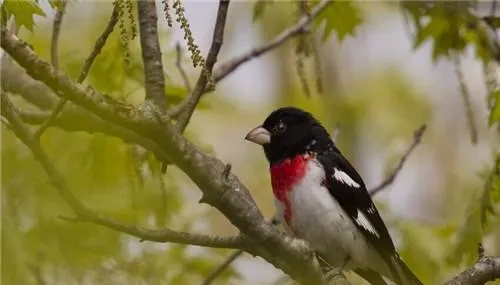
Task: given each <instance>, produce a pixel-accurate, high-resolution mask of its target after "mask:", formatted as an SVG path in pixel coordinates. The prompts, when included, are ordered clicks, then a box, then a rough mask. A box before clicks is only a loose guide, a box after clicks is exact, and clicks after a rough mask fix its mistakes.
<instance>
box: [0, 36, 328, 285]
mask: <svg viewBox="0 0 500 285" xmlns="http://www.w3.org/2000/svg"><path fill="white" fill-rule="evenodd" d="M0 36H1V37H0V45H1V47H2V49H3V50H4V51H6V52H7V53H8V54H9V55H10V56H11V57H12V58H13V59H14V60H15V61H16V62H17V63H18V64H19V65H20V66H21V67H23V68H24V69H27V70H29V71H30V76H31V77H32V78H33V79H35V80H40V81H42V82H43V83H44V84H46V85H47V86H48V87H50V89H51V90H53V91H54V90H60V91H62V93H60V94H57V95H60V96H63V97H65V98H68V99H69V100H70V101H72V102H73V103H75V104H76V105H78V106H79V107H82V108H85V109H86V110H88V111H90V112H92V113H93V114H95V115H97V116H98V117H100V118H101V119H103V120H107V121H109V122H111V123H114V124H117V125H120V126H121V127H122V128H123V129H128V130H130V131H133V132H134V133H136V134H138V135H140V136H142V137H146V138H147V140H148V141H151V142H153V144H154V146H155V147H159V146H161V149H162V151H163V152H164V153H165V154H166V155H167V157H168V158H169V159H171V160H172V161H173V162H174V163H175V164H176V165H177V166H178V167H179V169H180V170H181V171H183V172H185V173H186V174H187V175H188V176H189V177H190V178H191V179H192V180H193V182H194V183H195V184H196V185H197V186H198V188H199V189H200V191H201V192H202V193H203V195H204V196H206V197H208V198H207V200H208V201H209V203H210V205H212V206H213V207H215V208H217V209H218V210H219V211H220V212H221V213H222V214H223V215H224V216H225V217H227V218H228V220H230V221H231V223H232V224H234V225H235V226H236V227H238V229H239V230H240V231H241V232H242V233H243V234H244V235H245V237H247V236H248V238H250V239H251V240H252V243H249V242H245V243H244V250H245V251H247V252H249V253H251V254H253V255H258V256H260V257H262V258H263V259H265V260H266V261H268V262H270V263H272V264H273V265H274V266H276V267H277V268H279V269H281V270H283V271H284V272H285V273H287V274H289V275H290V276H291V277H292V278H294V279H295V280H297V281H298V282H303V283H307V284H323V275H322V273H321V270H320V268H319V266H318V264H317V263H315V262H314V258H315V257H314V255H313V254H312V250H311V249H310V247H309V246H308V245H307V244H306V243H304V242H298V241H297V240H295V239H293V238H292V237H290V236H289V235H286V234H284V233H282V232H281V231H279V230H277V229H276V228H275V227H273V226H271V225H269V224H267V223H265V219H264V217H263V216H262V214H261V212H260V211H259V209H258V208H257V206H256V204H255V201H254V200H253V199H252V197H251V195H250V191H249V189H248V188H247V187H246V186H245V185H244V184H243V183H242V182H241V181H240V180H239V179H238V177H237V176H235V175H233V174H231V175H230V176H229V181H230V183H227V181H223V180H222V179H221V178H220V176H219V175H217V176H214V173H218V174H220V173H222V171H223V168H224V163H223V162H222V161H220V160H219V159H217V158H216V157H214V156H211V155H208V154H207V153H205V152H204V151H202V150H200V149H199V148H197V147H196V146H195V145H194V144H193V143H192V142H190V141H189V140H187V139H186V138H184V137H183V136H182V135H180V134H179V132H178V131H177V130H176V129H175V126H173V125H172V124H171V123H170V122H169V120H168V118H167V116H161V119H162V120H161V121H160V122H158V120H157V118H152V117H151V116H147V114H146V113H145V111H144V110H141V109H132V110H129V109H120V112H116V106H115V104H116V102H113V101H110V100H106V99H104V95H102V94H101V93H99V92H98V91H95V90H93V89H91V88H87V89H84V88H83V87H82V86H80V85H78V84H75V82H73V81H72V80H70V79H69V78H68V76H66V75H65V74H64V73H62V72H59V73H56V72H55V71H54V69H53V68H52V66H51V65H50V64H47V62H45V61H44V60H42V59H40V57H39V56H38V55H36V54H35V53H34V52H33V50H32V49H31V48H30V47H29V46H27V45H26V44H25V43H24V42H23V41H21V40H20V39H19V38H17V37H15V36H13V35H12V34H11V33H10V32H9V31H7V30H6V29H5V28H0ZM56 83H57V84H56ZM146 148H147V149H149V146H146ZM235 189H238V191H234V190H235ZM255 244H256V245H257V246H253V245H255Z"/></svg>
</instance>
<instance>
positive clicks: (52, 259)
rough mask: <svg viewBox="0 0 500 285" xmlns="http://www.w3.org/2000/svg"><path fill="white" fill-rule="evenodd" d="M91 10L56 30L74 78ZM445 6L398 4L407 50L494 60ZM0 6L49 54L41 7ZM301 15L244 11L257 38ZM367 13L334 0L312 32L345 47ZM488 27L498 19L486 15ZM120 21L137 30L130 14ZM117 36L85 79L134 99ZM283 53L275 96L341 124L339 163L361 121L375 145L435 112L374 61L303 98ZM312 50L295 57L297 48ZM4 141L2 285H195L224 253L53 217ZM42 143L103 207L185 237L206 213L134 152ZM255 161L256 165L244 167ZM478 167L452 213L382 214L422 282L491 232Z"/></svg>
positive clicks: (464, 15)
mask: <svg viewBox="0 0 500 285" xmlns="http://www.w3.org/2000/svg"><path fill="white" fill-rule="evenodd" d="M123 1H125V0H123ZM123 1H122V2H123ZM125 2H126V1H125ZM316 3H318V1H313V2H308V3H307V8H308V9H309V10H310V9H311V8H312V7H313V6H314V5H315V4H316ZM49 4H50V7H52V8H54V7H57V5H59V4H60V2H59V1H49ZM125 4H126V3H125ZM72 5H87V4H82V3H74V2H71V3H70V4H69V6H70V8H69V13H71V10H72V7H71V6H72ZM99 5H101V6H100V8H102V7H105V9H104V8H103V9H98V10H99V11H98V12H96V13H95V15H93V18H92V21H88V18H85V19H78V18H77V17H75V18H69V20H68V22H69V23H68V24H67V25H74V26H78V27H79V28H78V33H74V32H65V26H63V28H62V35H63V36H62V37H61V40H60V60H59V61H60V63H61V64H60V68H61V69H62V70H64V72H66V73H67V74H68V75H69V76H71V77H72V78H76V77H77V76H78V74H79V72H80V68H81V66H82V63H83V61H84V60H85V58H86V56H87V55H88V53H89V52H90V50H91V48H92V46H93V44H94V42H95V39H96V38H97V37H98V35H99V34H100V33H101V31H102V27H103V26H104V25H105V24H106V22H107V17H108V16H109V14H110V12H111V8H112V5H111V3H101V4H99ZM444 5H445V4H439V3H437V4H431V5H427V4H423V3H417V2H407V3H403V4H402V6H401V8H402V9H403V12H404V13H405V15H406V16H407V17H408V19H409V20H410V22H411V24H412V25H413V28H414V30H415V35H414V47H415V48H418V47H420V46H422V45H423V44H424V43H425V42H427V41H431V42H432V46H433V54H432V58H433V60H434V61H437V60H439V59H441V58H446V57H448V56H450V55H451V54H452V53H455V52H458V53H461V52H464V50H465V48H466V47H468V46H472V47H473V48H474V49H475V51H476V55H477V57H478V58H479V59H480V60H482V61H483V62H484V63H488V62H490V61H492V60H493V57H492V56H491V53H490V52H489V50H488V49H487V47H486V46H485V41H484V37H485V34H484V33H483V32H482V30H480V29H478V28H477V25H474V23H475V22H476V21H477V20H478V18H477V17H476V15H475V14H474V13H472V12H471V11H472V10H471V9H472V7H470V6H466V5H455V6H453V7H452V8H453V9H449V8H450V6H444ZM181 8H182V7H181ZM73 9H76V8H73ZM132 9H135V6H133V7H132ZM1 13H2V21H3V22H2V23H3V24H5V23H6V20H7V19H9V17H14V19H15V22H16V24H17V25H18V26H20V27H26V28H27V30H29V31H34V32H33V33H25V31H22V33H24V34H22V38H23V39H26V41H27V42H29V43H30V44H31V45H32V46H33V47H34V49H35V51H36V52H37V54H39V55H40V56H41V57H42V58H44V59H48V57H49V53H50V46H49V41H48V40H47V38H48V35H49V34H50V26H49V25H35V26H34V23H33V17H34V16H35V15H40V16H44V15H45V13H44V12H43V11H42V9H41V8H40V6H39V3H38V1H35V0H26V1H14V0H5V1H3V3H2V5H1ZM125 14H126V13H125ZM276 14H279V15H280V17H276V16H275V15H276ZM300 16H301V14H300V13H299V7H298V5H297V3H294V2H287V3H278V2H277V1H262V0H258V1H256V2H255V4H254V5H253V11H252V18H253V20H254V22H255V23H256V24H257V23H260V24H261V25H263V26H264V28H265V30H264V31H263V32H264V34H266V35H267V36H269V37H271V36H275V35H276V34H278V33H279V32H281V31H282V30H283V29H284V28H286V27H288V26H290V25H291V24H293V23H295V22H296V20H297V19H298V17H300ZM364 18H365V15H364V12H363V9H361V7H360V5H359V3H358V2H354V1H335V2H334V3H333V4H331V5H330V6H329V7H328V8H327V9H325V10H324V11H323V13H321V14H320V15H319V16H318V18H316V19H315V21H314V25H313V26H312V27H313V30H314V31H318V32H321V38H322V39H323V41H325V40H327V39H329V38H330V37H331V35H332V33H335V34H336V36H337V40H338V42H340V43H342V41H343V40H344V39H345V38H346V37H348V36H354V35H355V33H356V29H357V28H358V27H359V26H360V25H362V24H363V23H364V20H365V19H364ZM491 22H492V23H496V22H497V21H496V19H495V18H493V19H491ZM123 23H124V25H135V24H136V23H135V20H131V19H128V20H127V21H123ZM124 31H125V33H128V32H131V33H132V28H131V27H130V26H125V27H120V28H119V29H118V28H117V31H115V32H114V33H113V34H112V35H111V37H110V38H109V40H108V42H107V44H106V46H105V47H104V49H103V50H102V52H101V54H100V55H99V56H98V57H97V59H96V61H95V63H94V65H93V67H92V69H91V71H90V73H89V77H88V78H87V80H86V82H85V83H84V84H88V85H91V86H93V87H94V88H95V89H97V90H99V91H100V92H103V93H106V94H107V95H109V96H112V97H114V98H119V99H121V100H125V101H127V102H129V103H132V104H140V103H141V102H142V100H143V96H144V93H143V92H144V91H143V89H144V88H143V87H144V78H143V65H142V62H141V56H140V47H139V44H138V40H137V39H134V37H133V36H131V34H130V35H126V47H124V39H123V37H124V36H123V33H124ZM65 33H66V34H65ZM132 34H133V33H132ZM161 36H162V42H163V40H165V41H167V40H168V39H169V35H168V34H162V35H161ZM306 41H307V40H306ZM293 44H294V45H303V44H304V38H301V40H298V41H293ZM286 47H287V46H286V45H285V47H284V48H286ZM313 48H314V47H312V46H308V47H307V49H313ZM125 49H126V50H125ZM304 49H305V47H304V46H301V48H297V47H294V48H293V49H289V50H293V52H295V53H300V52H303V51H304ZM290 54H291V53H290V52H289V53H286V52H283V53H281V54H280V55H279V56H280V57H281V58H282V59H283V60H282V61H280V65H281V66H280V67H281V70H280V74H282V75H283V74H284V75H285V76H283V77H284V78H281V79H282V80H283V81H288V82H287V83H290V84H284V85H285V87H284V89H285V92H283V93H282V94H281V96H279V97H278V99H277V100H276V102H275V103H279V105H285V104H286V105H297V106H301V107H302V108H304V109H306V110H308V111H311V112H313V113H314V114H315V115H316V116H317V117H318V118H319V119H320V120H321V121H323V122H326V124H327V127H328V128H329V130H333V129H334V127H335V125H336V124H339V125H340V127H341V134H340V138H339V140H338V143H339V145H340V148H341V149H342V150H343V151H344V152H345V153H346V154H347V156H348V157H351V158H353V157H354V156H355V155H356V152H357V149H356V148H357V141H358V140H359V135H358V134H359V130H360V129H362V128H363V126H365V125H367V122H369V125H370V127H371V129H370V130H365V129H363V130H364V131H366V133H368V135H370V136H372V137H373V138H375V139H374V142H373V143H374V144H382V145H384V144H389V143H391V142H393V141H394V140H395V139H397V138H402V137H404V138H408V137H409V134H411V131H413V130H414V129H415V128H416V127H418V126H419V125H420V124H421V123H422V122H429V121H431V120H432V117H433V111H434V110H432V109H431V107H430V106H429V102H428V101H427V100H425V99H424V98H423V97H422V96H420V90H418V88H417V87H416V86H415V85H414V84H413V83H412V81H411V80H409V79H408V78H407V77H405V76H404V75H402V74H401V73H400V72H399V70H394V69H381V70H380V71H379V73H378V74H377V75H376V76H373V77H363V76H361V75H360V76H359V77H357V78H354V79H353V80H352V82H347V83H346V86H348V88H347V89H346V90H348V93H349V96H347V94H345V93H346V92H344V91H342V90H334V91H332V92H331V93H329V94H321V95H324V96H317V95H320V94H316V93H320V92H316V93H315V94H312V96H311V98H307V97H305V96H304V94H303V91H302V89H301V86H300V83H299V82H298V80H294V79H293V78H292V77H293V76H291V75H290V72H289V67H290V66H289V65H290V64H291V63H290V62H291V60H290ZM312 54H313V53H309V52H304V55H306V56H310V55H312ZM175 57H176V54H175V50H174V49H164V50H163V63H164V66H165V67H166V77H165V80H166V92H165V93H166V96H168V101H169V104H177V103H179V102H181V101H182V100H183V99H184V98H185V97H186V96H187V90H186V89H185V87H184V86H183V84H182V83H181V82H182V81H181V80H180V78H179V77H178V76H176V75H175V73H176V72H177V71H176V70H175ZM183 60H184V61H186V62H189V61H188V60H185V59H183ZM291 78H292V79H291ZM307 80H311V79H307ZM360 83H362V84H360ZM499 94H500V92H499V91H498V90H494V91H493V92H491V93H490V94H489V95H488V97H487V98H488V99H490V100H491V101H492V102H493V107H492V109H491V112H490V114H489V124H490V126H492V125H494V124H497V123H498V122H499V121H500V103H499V102H500V95H499ZM326 95H328V96H326ZM216 102H217V101H216ZM218 103H220V102H218ZM218 103H217V104H213V105H214V106H211V110H213V112H226V113H225V114H228V115H227V116H233V117H238V118H240V117H241V115H240V114H237V113H236V111H230V110H228V109H230V108H229V107H228V104H218ZM207 104H208V103H207V102H206V101H205V100H203V101H202V102H201V104H200V105H199V107H200V108H205V107H207V106H208V105H207ZM385 110H390V112H389V111H385ZM225 120H226V121H227V119H225ZM226 123H227V122H226ZM187 136H188V137H189V138H190V139H193V140H194V141H196V142H197V144H198V145H201V147H202V148H203V149H205V150H207V151H209V152H212V149H211V146H210V145H208V144H207V143H205V140H204V138H203V137H199V136H198V135H197V133H196V131H195V130H188V133H187ZM1 140H2V172H1V174H2V178H3V179H2V190H3V191H2V253H1V254H2V260H3V262H2V273H3V274H2V284H80V283H88V282H90V283H92V284H174V285H175V284H193V283H199V282H200V281H201V280H202V279H203V278H204V277H206V276H207V275H208V274H209V272H211V270H212V269H213V268H214V267H215V266H216V265H217V264H218V263H220V262H221V261H222V260H223V258H224V256H225V255H226V254H227V251H223V250H215V249H201V250H193V248H192V247H187V246H184V245H178V244H161V245H160V244H154V243H149V242H144V243H139V242H138V240H137V239H135V238H132V237H129V236H126V235H124V234H121V233H118V232H116V231H113V230H110V229H107V228H102V227H99V226H96V225H92V224H85V223H75V222H70V221H67V220H65V219H61V216H63V217H72V212H71V209H69V208H68V206H67V205H66V204H65V203H64V201H63V200H62V199H61V197H60V196H59V195H58V193H57V192H56V190H55V189H54V188H53V187H52V186H51V185H50V184H49V183H48V179H47V177H46V175H45V173H44V171H43V169H42V168H41V167H40V165H39V164H38V163H37V162H36V161H34V160H33V158H32V155H31V153H30V152H29V150H28V149H27V148H26V147H25V146H23V145H22V144H21V143H20V142H19V141H18V140H17V139H16V138H15V137H14V136H13V134H12V133H10V132H9V131H8V129H7V128H5V127H4V126H3V125H2V138H1ZM42 144H43V147H44V148H45V149H46V150H47V152H48V153H49V155H50V157H51V158H52V159H53V160H54V162H55V164H56V166H57V167H58V169H60V170H61V171H62V172H63V174H64V176H65V177H66V178H67V180H68V181H69V183H70V186H71V189H72V190H73V191H74V193H75V195H76V196H77V197H78V198H79V199H81V201H82V202H83V203H84V204H85V205H87V206H88V207H90V208H92V209H94V210H95V211H97V212H99V213H103V214H106V215H110V216H112V217H114V218H116V219H119V220H121V221H124V222H127V223H131V224H139V225H144V226H148V227H150V228H163V227H166V226H169V227H172V228H175V229H178V230H185V231H194V229H195V228H196V224H195V221H196V220H200V219H201V220H203V218H204V216H202V214H203V213H197V212H196V211H192V210H191V209H187V207H189V203H188V202H187V198H186V197H185V196H184V195H183V194H184V193H183V191H181V190H182V189H181V186H182V182H183V179H185V177H182V175H176V174H173V173H172V171H170V170H169V172H168V174H167V175H166V176H165V175H163V174H162V173H161V171H160V168H161V166H160V164H159V162H158V161H157V160H156V158H155V157H154V156H153V155H151V154H149V153H144V152H143V151H141V150H139V149H138V148H137V147H135V146H131V145H127V144H125V143H123V142H122V141H121V140H119V139H116V138H112V137H107V136H105V135H103V134H93V135H91V134H87V133H83V132H74V133H66V132H63V131H61V130H59V129H57V128H50V129H49V130H48V131H47V132H46V133H45V134H44V135H43V139H42ZM445 147H446V148H447V147H448V146H445ZM400 155H401V154H400V152H399V151H398V150H391V149H389V150H388V153H387V154H386V156H387V157H386V160H387V163H386V167H385V168H386V169H385V171H384V172H386V173H388V172H389V171H390V170H391V169H393V167H394V164H395V163H396V162H397V161H398V158H399V157H400ZM497 155H498V154H497ZM354 158H355V157H354ZM253 163H254V160H252V161H251V162H250V163H248V165H253ZM451 167H452V166H450V168H451ZM249 168H251V167H249ZM486 168H487V170H485V172H484V173H485V174H484V175H482V176H480V175H478V177H477V178H478V179H477V181H475V182H474V183H471V184H472V186H470V187H469V186H467V187H465V186H464V187H463V188H467V189H465V190H464V191H469V192H472V193H474V194H473V195H471V196H473V198H472V199H470V200H469V201H468V202H469V204H468V205H466V206H467V209H466V210H465V211H464V212H463V213H462V212H460V210H457V211H456V212H455V216H453V217H452V218H450V219H447V220H446V221H445V222H443V223H441V224H439V225H422V224H418V223H416V222H414V221H408V220H404V221H403V219H402V218H394V221H392V220H391V221H389V222H388V224H389V223H390V224H391V226H393V227H394V228H396V229H397V232H398V234H399V240H400V241H401V242H400V243H399V244H400V247H399V249H400V253H401V256H402V257H403V258H404V259H405V261H407V263H408V264H409V266H410V267H411V268H412V269H414V270H415V272H416V273H417V274H418V275H419V276H420V277H421V278H422V280H423V281H424V283H426V284H436V283H440V282H442V281H443V280H444V279H445V278H447V277H449V276H450V274H453V273H454V272H456V271H457V270H458V269H460V268H463V267H465V266H468V265H470V264H471V263H473V262H474V260H475V257H476V251H477V244H478V242H479V241H481V240H482V238H483V236H484V235H486V234H489V233H491V232H493V231H495V230H496V231H498V229H495V228H494V227H493V226H491V225H490V224H489V222H490V221H491V220H493V219H498V218H497V217H493V215H494V214H495V211H494V209H495V207H497V206H498V203H499V201H500V175H499V173H498V159H497V164H495V166H493V167H486ZM264 170H265V169H258V171H256V173H257V172H258V173H259V175H258V176H259V178H257V179H255V178H254V179H253V181H252V182H253V183H257V184H258V183H261V182H266V179H265V177H266V176H265V175H267V173H264ZM443 172H445V171H443ZM252 174H255V173H252ZM443 175H445V174H443ZM447 179H450V180H452V179H455V180H456V181H455V182H453V184H452V185H453V186H458V184H460V183H462V182H463V181H462V180H460V177H447ZM483 182H484V183H483ZM457 191H458V190H457ZM460 191H462V189H460ZM377 203H378V205H379V208H380V209H381V210H382V213H383V214H384V216H388V213H387V209H386V208H387V207H385V205H384V204H382V203H381V202H377ZM453 206H455V205H453ZM462 206H463V205H462ZM459 208H460V207H457V209H459ZM464 208H465V207H464ZM186 212H188V214H186ZM388 220H389V219H388ZM207 223H208V222H207ZM239 277H240V276H238V274H237V272H236V271H235V270H234V269H231V268H230V269H229V270H226V271H225V272H224V273H223V274H222V275H221V276H220V277H219V279H218V282H219V284H233V283H235V282H237V281H239Z"/></svg>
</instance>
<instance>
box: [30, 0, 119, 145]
mask: <svg viewBox="0 0 500 285" xmlns="http://www.w3.org/2000/svg"><path fill="white" fill-rule="evenodd" d="M63 5H64V6H63V7H65V6H66V1H63ZM64 9H65V8H61V9H60V10H58V14H59V11H64ZM118 9H119V8H118V5H115V6H114V8H113V14H112V15H111V18H110V19H109V22H108V25H107V26H106V29H105V30H104V32H103V33H102V35H101V36H100V37H99V38H98V39H97V41H96V43H95V45H94V48H93V49H92V52H91V53H90V54H89V56H88V57H87V59H86V60H85V62H84V63H83V67H82V70H81V71H80V75H79V76H78V79H77V82H78V83H82V82H83V81H84V80H85V78H86V77H87V74H88V72H89V70H90V67H91V66H92V63H94V60H95V59H96V57H97V56H98V55H99V53H101V50H102V48H103V47H104V45H105V44H106V41H107V40H108V37H109V35H110V34H111V33H112V32H113V29H114V27H115V25H116V23H117V21H118ZM60 17H61V19H60V20H59V22H58V23H59V24H58V25H60V24H61V23H60V22H61V20H62V13H61V16H60ZM56 18H57V16H56ZM55 30H56V21H55V20H54V31H55ZM57 30H58V31H59V27H58V28H57ZM58 36H59V33H57V37H58ZM54 37H55V36H54V35H53V38H52V39H53V40H52V44H53V50H56V48H54V46H57V40H56V41H54ZM56 57H57V52H55V53H53V54H52V61H53V62H52V65H53V66H54V69H57V65H55V64H54V63H57V60H55V58H56ZM66 102H67V99H66V98H62V99H60V100H59V102H58V103H57V105H56V106H55V108H54V110H53V111H52V113H51V114H50V116H48V117H47V120H46V121H45V122H44V123H43V124H42V125H41V126H40V128H39V129H38V130H37V131H36V132H35V134H34V137H35V139H40V136H41V135H42V133H43V132H44V131H45V130H46V129H47V128H48V127H49V126H50V125H52V124H53V122H54V120H55V119H56V118H57V116H59V114H60V113H61V111H62V109H63V108H64V106H65V105H66Z"/></svg>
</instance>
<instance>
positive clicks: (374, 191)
mask: <svg viewBox="0 0 500 285" xmlns="http://www.w3.org/2000/svg"><path fill="white" fill-rule="evenodd" d="M426 127H427V126H426V125H425V124H424V125H422V126H421V127H420V128H418V129H417V130H416V131H415V133H414V134H413V141H412V143H411V144H410V146H409V147H408V149H407V150H406V152H405V153H404V154H403V156H402V157H401V159H400V160H399V162H398V165H397V166H396V168H395V169H394V170H393V171H392V173H391V175H389V176H388V177H387V178H386V179H385V180H384V181H382V183H380V184H379V185H378V186H377V187H375V188H373V189H371V190H369V191H368V193H370V195H371V196H374V195H376V194H377V193H378V192H380V191H381V190H383V189H384V188H385V187H387V186H389V185H390V184H391V183H392V182H394V179H396V176H397V175H398V173H399V172H400V171H401V169H402V168H403V165H404V164H405V162H406V160H407V159H408V157H409V156H410V154H411V153H412V151H413V150H414V149H415V147H416V146H417V145H419V144H420V141H421V140H422V136H423V135H424V132H425V129H426Z"/></svg>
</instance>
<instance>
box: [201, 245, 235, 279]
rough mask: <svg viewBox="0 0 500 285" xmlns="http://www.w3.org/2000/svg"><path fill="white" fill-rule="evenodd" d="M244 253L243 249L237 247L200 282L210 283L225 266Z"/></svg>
mask: <svg viewBox="0 0 500 285" xmlns="http://www.w3.org/2000/svg"><path fill="white" fill-rule="evenodd" d="M243 253H244V251H243V250H241V249H238V250H235V251H234V252H233V253H231V255H229V256H228V257H227V258H226V260H224V262H222V263H221V264H219V266H217V268H215V269H214V271H212V272H210V274H209V275H208V276H207V278H206V279H205V280H203V282H202V283H201V285H210V284H212V282H213V281H214V280H215V279H217V277H218V276H219V275H220V274H221V273H222V272H223V271H224V270H226V268H228V267H229V266H230V265H231V263H233V261H235V260H236V259H237V258H238V257H240V256H241V255H242V254H243Z"/></svg>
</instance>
